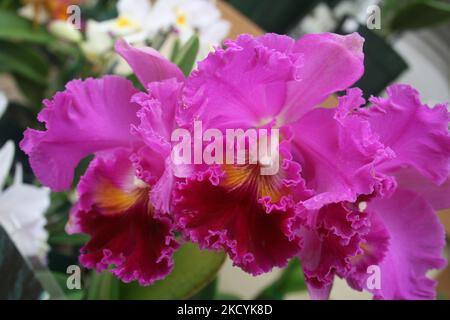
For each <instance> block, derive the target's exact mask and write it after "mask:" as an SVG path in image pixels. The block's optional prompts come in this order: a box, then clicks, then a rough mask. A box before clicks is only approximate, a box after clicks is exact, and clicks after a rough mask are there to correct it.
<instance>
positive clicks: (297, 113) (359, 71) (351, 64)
mask: <svg viewBox="0 0 450 320" xmlns="http://www.w3.org/2000/svg"><path fill="white" fill-rule="evenodd" d="M363 43H364V39H363V38H362V37H361V36H360V35H359V34H357V33H352V34H350V35H346V36H341V35H337V34H333V33H322V34H308V35H305V36H303V37H302V38H300V39H299V40H298V41H297V42H296V44H295V48H294V52H295V53H297V54H300V55H301V56H302V57H303V64H302V66H301V68H300V69H299V70H298V72H297V75H298V78H297V79H296V80H295V81H291V82H290V83H289V84H288V86H287V97H286V102H285V105H284V107H283V112H282V114H281V115H280V117H281V118H282V119H285V120H284V121H287V122H289V121H295V120H297V119H299V118H301V117H302V115H304V114H305V113H306V112H308V111H309V110H311V109H312V108H313V107H315V106H316V105H318V104H319V103H320V102H322V101H323V100H325V99H326V98H327V97H328V96H329V95H330V94H332V93H335V92H337V91H342V90H345V89H347V88H348V87H350V86H351V85H353V84H354V83H355V82H356V81H357V80H358V79H359V78H360V77H361V76H362V75H363V73H364V54H363V51H362V48H363ZM282 121H283V120H282Z"/></svg>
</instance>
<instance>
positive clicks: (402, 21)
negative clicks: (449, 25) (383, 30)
mask: <svg viewBox="0 0 450 320" xmlns="http://www.w3.org/2000/svg"><path fill="white" fill-rule="evenodd" d="M445 21H450V4H449V3H444V2H442V1H416V2H415V3H411V4H408V5H405V6H403V7H401V8H399V9H398V10H397V11H396V12H395V14H393V17H392V19H391V21H390V29H391V30H392V31H402V30H408V29H419V28H425V27H430V26H434V25H437V24H440V23H443V22H445Z"/></svg>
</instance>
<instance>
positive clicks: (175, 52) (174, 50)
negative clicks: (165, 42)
mask: <svg viewBox="0 0 450 320" xmlns="http://www.w3.org/2000/svg"><path fill="white" fill-rule="evenodd" d="M179 53H180V39H176V40H175V43H174V44H173V48H172V52H171V53H170V61H172V62H175V60H176V59H177V57H178V54H179Z"/></svg>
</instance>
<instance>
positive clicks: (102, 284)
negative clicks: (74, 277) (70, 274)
mask: <svg viewBox="0 0 450 320" xmlns="http://www.w3.org/2000/svg"><path fill="white" fill-rule="evenodd" d="M119 284H120V280H118V279H117V278H116V277H115V276H114V275H113V274H112V273H111V272H109V271H104V272H102V273H97V272H96V271H92V272H91V279H90V284H89V290H88V295H87V298H88V300H117V299H119Z"/></svg>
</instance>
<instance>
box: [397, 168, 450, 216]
mask: <svg viewBox="0 0 450 320" xmlns="http://www.w3.org/2000/svg"><path fill="white" fill-rule="evenodd" d="M394 176H395V179H396V180H397V183H398V186H399V187H400V188H402V189H405V190H410V191H413V192H415V193H417V194H418V195H420V196H421V197H422V198H424V199H425V200H426V201H427V202H428V203H430V204H431V206H432V207H433V208H434V210H445V209H448V208H450V178H447V180H446V181H445V182H444V183H442V184H440V185H437V184H436V183H434V182H432V181H430V180H429V179H427V178H425V177H424V176H423V175H421V174H420V173H419V172H417V171H416V170H414V169H412V168H405V169H400V170H397V171H395V172H394Z"/></svg>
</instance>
